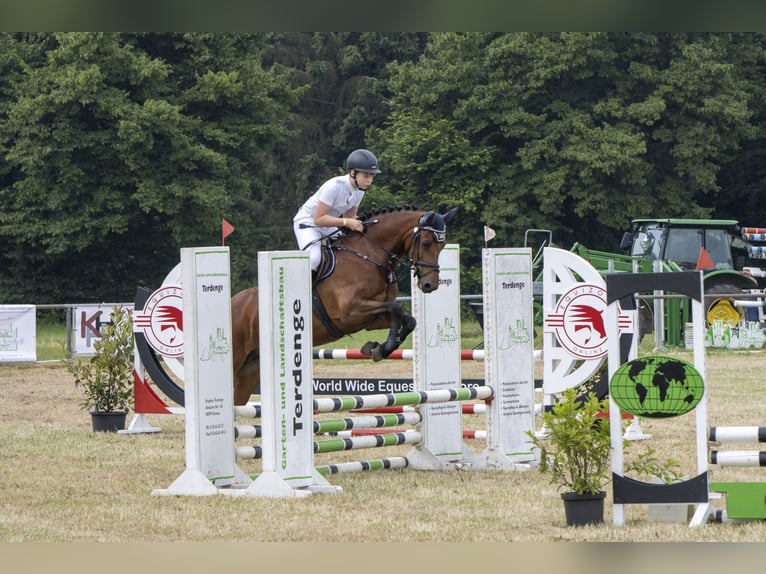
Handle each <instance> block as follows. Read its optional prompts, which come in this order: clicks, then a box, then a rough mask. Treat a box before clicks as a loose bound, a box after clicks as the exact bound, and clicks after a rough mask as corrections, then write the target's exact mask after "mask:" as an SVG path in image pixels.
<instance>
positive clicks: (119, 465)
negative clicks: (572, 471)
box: [0, 333, 766, 543]
mask: <svg viewBox="0 0 766 574" xmlns="http://www.w3.org/2000/svg"><path fill="white" fill-rule="evenodd" d="M474 336H476V337H478V339H479V340H480V333H478V334H475V335H474ZM53 338H54V339H55V338H56V336H55V335H54V336H53ZM39 342H40V341H39V339H38V344H39ZM352 343H353V342H349V341H342V342H340V343H339V344H337V345H336V346H341V347H343V346H349V347H353V344H352ZM464 344H465V343H464ZM680 355H682V356H687V357H688V355H685V354H684V353H680ZM764 370H766V352H764V351H752V352H732V351H728V352H721V351H714V352H709V353H708V400H709V419H710V424H711V425H713V424H716V425H727V424H728V425H758V424H761V423H766V421H764V419H763V412H764V405H766V388H764V385H763V372H764ZM314 371H315V374H316V375H317V376H390V377H397V376H408V375H410V374H411V365H410V364H409V363H405V362H402V361H388V362H383V363H378V364H371V363H367V362H351V361H348V362H338V363H332V364H331V363H329V362H316V363H315V367H314ZM482 375H483V365H482V364H481V363H466V364H464V366H463V376H464V377H481V376H482ZM79 402H80V396H79V395H78V391H77V389H75V387H74V384H73V383H72V381H71V379H70V377H69V375H68V373H67V372H66V371H65V369H64V368H63V367H62V366H61V365H60V364H59V363H58V362H57V361H53V362H48V363H38V364H0V463H1V464H0V468H2V475H1V478H0V541H2V542H77V541H87V542H123V541H133V542H157V541H164V542H179V541H187V542H188V541H208V542H210V541H237V542H253V541H259V542H313V543H325V542H338V543H340V542H344V543H345V542H359V543H370V542H424V543H425V542H443V541H445V540H457V541H464V542H492V543H501V542H503V543H504V542H530V543H534V542H560V541H572V542H580V541H589V542H616V541H620V542H658V541H663V542H668V541H673V542H697V541H732V542H734V541H737V542H743V541H749V542H764V541H766V523H765V522H748V523H742V524H736V523H726V524H712V523H711V524H708V525H705V526H704V527H701V528H695V529H690V528H688V526H687V525H686V524H685V523H665V522H657V521H650V520H648V513H647V509H646V507H642V506H628V507H626V524H625V525H624V526H622V527H615V526H613V525H612V524H611V501H610V496H607V503H606V523H605V524H603V525H599V526H588V527H585V528H572V527H567V526H566V525H565V521H564V513H563V506H562V502H561V500H560V497H559V493H558V492H557V490H556V488H555V487H554V486H552V485H550V484H548V481H547V476H545V475H541V474H540V473H538V472H537V471H536V470H535V469H532V470H529V471H526V472H503V471H487V470H480V471H466V472H462V471H461V472H458V471H456V472H426V471H415V470H410V469H405V470H401V471H390V472H377V473H356V474H343V475H336V476H332V477H330V479H329V480H330V482H331V483H332V484H335V485H338V486H341V487H342V488H343V491H342V492H341V493H339V494H336V495H324V496H323V495H316V496H313V497H310V498H308V499H296V500H281V499H277V500H271V499H239V498H237V499H232V498H230V497H223V496H216V497H209V498H185V497H154V496H152V495H151V493H152V491H153V490H154V489H157V488H167V486H169V485H170V483H171V482H172V481H173V480H175V478H177V477H178V475H179V474H180V473H181V472H182V471H183V469H184V425H183V419H182V417H179V416H172V415H170V416H169V415H165V416H163V415H149V419H150V423H151V424H153V425H156V426H159V427H161V428H162V432H160V433H157V434H147V435H116V434H103V433H93V432H92V431H91V427H90V416H89V415H88V413H86V412H84V411H82V410H81V409H80V408H79ZM473 418H475V417H465V418H464V428H481V425H482V423H481V422H477V421H476V420H472V419H473ZM641 427H642V430H643V431H644V432H645V433H650V434H652V439H651V444H652V446H653V447H654V448H655V449H656V450H657V451H658V453H659V454H660V456H673V457H675V458H679V459H680V460H681V462H682V468H683V469H684V470H685V471H688V472H689V473H690V474H691V473H694V472H695V460H694V438H693V417H692V416H691V415H685V416H683V417H680V418H677V419H667V420H642V421H641ZM467 444H468V446H469V447H470V448H472V449H473V450H475V451H476V452H481V450H482V448H483V444H482V443H481V441H473V440H471V441H467ZM749 448H757V446H752V445H750V446H749ZM407 450H409V447H392V450H391V451H390V452H388V451H387V453H386V455H388V456H395V455H399V454H406V451H407ZM322 456H325V457H330V456H334V458H333V459H331V460H327V459H322V460H320V459H319V458H318V457H317V460H316V461H315V462H316V463H317V464H325V463H327V462H331V461H332V462H338V461H342V460H354V459H359V458H373V457H377V456H383V455H382V454H379V453H375V454H374V455H371V456H368V455H367V454H366V453H364V452H362V453H359V451H355V452H348V453H339V454H336V455H322ZM240 466H242V468H243V470H245V471H246V472H258V470H259V469H258V463H257V462H256V461H253V462H251V463H244V462H243V463H242V464H241V465H240ZM712 473H713V478H714V479H715V480H750V481H760V480H763V478H762V477H766V469H757V468H755V469H749V468H744V469H723V468H721V469H717V468H714V469H713V470H712Z"/></svg>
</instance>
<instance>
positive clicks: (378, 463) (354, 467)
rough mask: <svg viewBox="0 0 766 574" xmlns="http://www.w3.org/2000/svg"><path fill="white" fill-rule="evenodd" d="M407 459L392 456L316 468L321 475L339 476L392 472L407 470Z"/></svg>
mask: <svg viewBox="0 0 766 574" xmlns="http://www.w3.org/2000/svg"><path fill="white" fill-rule="evenodd" d="M407 466H408V461H407V457H404V456H392V457H388V458H378V459H374V460H358V461H352V462H341V463H336V464H324V465H319V466H317V467H316V470H317V472H319V473H320V474H322V475H326V474H341V473H345V472H366V471H371V470H394V469H401V468H407Z"/></svg>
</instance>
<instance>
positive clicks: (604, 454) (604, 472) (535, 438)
mask: <svg viewBox="0 0 766 574" xmlns="http://www.w3.org/2000/svg"><path fill="white" fill-rule="evenodd" d="M608 412H609V399H608V397H605V398H603V399H599V398H598V397H597V396H596V395H595V394H594V393H593V392H592V391H589V392H587V394H585V395H582V396H581V395H578V393H577V390H576V389H574V388H572V389H567V390H566V391H564V392H563V393H561V395H560V400H558V401H557V402H556V403H554V405H553V407H552V408H551V409H550V410H549V411H546V412H544V413H543V432H542V434H540V435H536V434H535V433H533V432H528V433H527V434H528V436H529V437H530V438H531V442H532V444H533V446H534V447H536V448H538V449H539V450H540V465H539V470H540V472H543V473H549V474H550V477H551V478H550V483H551V484H556V485H558V487H559V490H562V489H563V490H564V492H562V493H561V498H562V499H563V501H564V511H565V515H566V521H567V525H569V526H578V525H584V524H596V523H601V522H603V521H604V498H605V496H606V491H605V490H604V488H605V487H606V485H607V484H608V483H609V481H610V480H611V478H612V469H611V461H610V455H611V451H612V443H611V435H610V428H609V419H608V418H607V417H605V416H604V413H608ZM630 444H631V443H630V441H624V442H623V447H624V449H625V451H627V450H628V448H629V446H630ZM654 454H655V453H654V450H652V449H651V447H647V451H646V452H645V453H643V454H641V455H639V456H638V457H637V458H636V459H635V460H634V461H632V462H626V463H625V464H624V469H625V472H637V473H639V474H642V475H652V476H656V477H658V478H660V479H662V480H664V481H666V482H671V481H673V480H675V479H677V478H678V476H679V474H678V473H677V472H676V470H675V469H676V468H677V467H678V463H677V462H676V461H674V460H668V461H666V462H661V461H659V460H658V459H657V458H656V457H655V456H654Z"/></svg>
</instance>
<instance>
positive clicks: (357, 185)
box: [351, 170, 370, 191]
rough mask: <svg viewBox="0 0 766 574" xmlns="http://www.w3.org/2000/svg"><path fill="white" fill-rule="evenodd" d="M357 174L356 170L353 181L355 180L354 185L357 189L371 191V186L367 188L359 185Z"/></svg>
mask: <svg viewBox="0 0 766 574" xmlns="http://www.w3.org/2000/svg"><path fill="white" fill-rule="evenodd" d="M356 174H357V171H356V170H354V175H353V176H351V179H353V180H354V185H355V186H356V188H357V189H359V190H361V191H367V190H368V189H370V186H369V185H368V186H367V187H362V186H361V185H359V182H358V181H356Z"/></svg>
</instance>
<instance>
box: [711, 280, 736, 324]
mask: <svg viewBox="0 0 766 574" xmlns="http://www.w3.org/2000/svg"><path fill="white" fill-rule="evenodd" d="M741 293H744V291H743V290H742V289H740V288H739V287H736V286H735V285H732V284H731V283H717V284H714V285H710V286H709V287H706V288H705V324H706V325H712V324H713V322H714V321H723V323H724V325H727V324H728V325H732V326H736V325H739V322H740V321H742V320H743V319H744V318H745V311H744V309H743V308H742V307H735V306H734V301H735V299H734V298H732V297H725V296H724V297H720V296H718V295H719V294H720V295H738V294H741Z"/></svg>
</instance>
